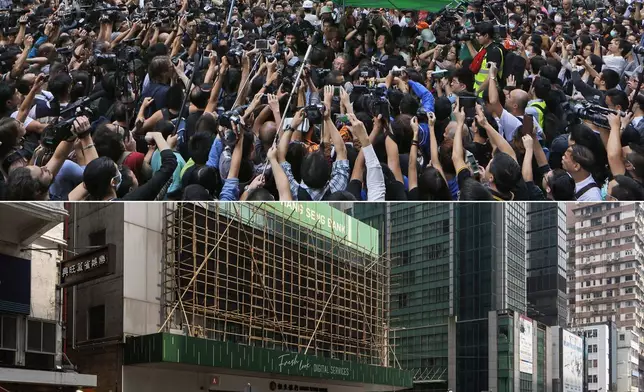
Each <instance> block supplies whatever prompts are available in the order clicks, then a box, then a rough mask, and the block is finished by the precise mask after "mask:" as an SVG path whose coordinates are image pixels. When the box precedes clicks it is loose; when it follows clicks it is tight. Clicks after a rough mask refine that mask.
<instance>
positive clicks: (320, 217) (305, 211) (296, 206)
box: [284, 202, 347, 235]
mask: <svg viewBox="0 0 644 392" xmlns="http://www.w3.org/2000/svg"><path fill="white" fill-rule="evenodd" d="M284 207H286V208H287V209H289V210H292V211H294V212H295V213H296V214H298V215H300V217H305V218H306V219H308V220H310V221H312V222H313V224H317V225H320V226H326V227H327V228H328V229H329V230H332V231H333V233H334V234H336V235H340V234H341V235H344V234H346V231H347V227H346V225H345V224H344V223H339V222H336V221H334V220H333V219H332V218H331V217H328V216H325V215H324V214H321V213H320V212H318V211H316V210H314V209H312V208H309V207H308V206H305V205H302V204H300V203H295V202H284Z"/></svg>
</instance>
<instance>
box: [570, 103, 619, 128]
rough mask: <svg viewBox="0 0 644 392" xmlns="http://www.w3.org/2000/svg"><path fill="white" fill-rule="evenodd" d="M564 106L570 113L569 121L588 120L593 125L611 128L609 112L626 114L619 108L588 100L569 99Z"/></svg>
mask: <svg viewBox="0 0 644 392" xmlns="http://www.w3.org/2000/svg"><path fill="white" fill-rule="evenodd" d="M564 108H566V109H567V112H568V113H569V123H575V122H580V121H581V120H586V121H589V122H590V123H592V124H593V125H597V126H598V127H602V128H610V125H609V124H608V118H607V117H606V116H607V115H608V114H611V113H612V114H618V115H620V116H622V117H623V116H624V114H623V113H621V112H619V111H617V110H612V109H608V108H605V107H603V106H599V105H596V104H592V103H590V102H586V101H582V102H579V101H569V102H568V103H567V104H565V105H564Z"/></svg>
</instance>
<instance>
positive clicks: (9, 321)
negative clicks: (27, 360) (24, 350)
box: [0, 316, 18, 350]
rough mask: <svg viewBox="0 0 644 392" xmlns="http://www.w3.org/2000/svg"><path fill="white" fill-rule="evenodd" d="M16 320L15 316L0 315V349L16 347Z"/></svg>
mask: <svg viewBox="0 0 644 392" xmlns="http://www.w3.org/2000/svg"><path fill="white" fill-rule="evenodd" d="M17 322H18V320H17V319H16V318H15V317H10V316H0V349H5V350H15V349H16V339H17V332H16V331H17V327H16V323H17Z"/></svg>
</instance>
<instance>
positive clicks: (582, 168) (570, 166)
mask: <svg viewBox="0 0 644 392" xmlns="http://www.w3.org/2000/svg"><path fill="white" fill-rule="evenodd" d="M594 163H595V157H594V156H593V153H592V151H590V149H589V148H587V147H584V146H582V145H581V144H574V145H572V146H570V147H568V149H567V150H566V152H565V153H564V155H563V157H562V158H561V167H562V168H563V169H564V170H565V171H567V172H568V173H570V175H572V176H576V175H581V176H583V177H587V176H588V173H590V170H591V168H592V166H593V164H594Z"/></svg>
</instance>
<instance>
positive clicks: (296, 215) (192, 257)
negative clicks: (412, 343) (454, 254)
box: [162, 203, 388, 365]
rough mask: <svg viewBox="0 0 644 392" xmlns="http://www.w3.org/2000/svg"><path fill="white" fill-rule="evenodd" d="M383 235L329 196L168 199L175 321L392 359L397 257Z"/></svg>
mask: <svg viewBox="0 0 644 392" xmlns="http://www.w3.org/2000/svg"><path fill="white" fill-rule="evenodd" d="M378 240H379V238H378V232H377V230H375V229H373V228H371V227H369V226H367V225H366V224H363V223H361V222H359V221H357V220H355V219H353V218H351V217H350V216H348V215H346V214H344V213H343V212H341V211H339V210H336V209H334V208H333V207H330V206H329V205H326V204H318V203H309V204H307V203H271V204H236V203H220V204H212V203H211V204H199V203H194V204H192V203H190V204H188V203H185V204H178V205H176V206H172V207H168V208H167V210H166V216H165V246H166V250H165V252H166V253H165V257H164V259H165V263H164V269H163V274H162V276H163V278H164V282H163V288H164V292H163V295H162V313H163V314H165V316H166V320H165V321H164V324H165V327H168V326H170V325H171V326H172V327H173V328H175V329H177V328H178V329H183V330H184V331H185V332H186V333H187V334H188V335H190V336H195V337H203V338H207V339H214V340H219V341H228V342H235V343H241V344H245V345H249V346H259V347H263V348H270V349H279V350H284V351H288V352H297V353H308V354H315V355H316V356H318V357H320V356H321V357H327V358H333V359H339V360H347V361H354V362H359V363H365V364H372V365H383V364H384V361H385V358H386V355H385V353H386V345H385V329H386V320H387V308H386V304H387V303H388V288H387V285H388V272H387V268H388V266H387V263H386V260H385V258H384V257H382V255H380V254H379V249H378Z"/></svg>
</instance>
